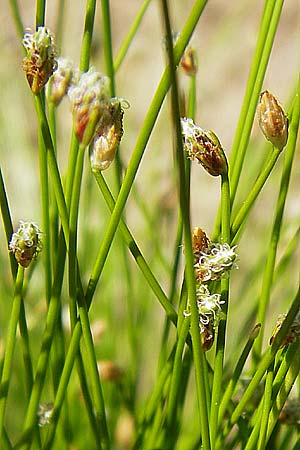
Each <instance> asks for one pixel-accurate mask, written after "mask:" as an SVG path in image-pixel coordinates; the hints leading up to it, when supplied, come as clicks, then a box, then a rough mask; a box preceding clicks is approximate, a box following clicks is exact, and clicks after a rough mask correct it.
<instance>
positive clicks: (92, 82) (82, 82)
mask: <svg viewBox="0 0 300 450" xmlns="http://www.w3.org/2000/svg"><path fill="white" fill-rule="evenodd" d="M68 95H69V99H70V101H71V108H72V114H73V123H74V130H75V134H76V136H77V139H78V141H79V142H80V143H81V144H83V145H85V146H88V145H89V143H90V141H91V139H92V138H93V135H94V133H95V129H96V126H97V124H98V121H99V118H100V116H101V114H102V112H103V111H104V110H105V109H106V108H107V107H108V105H109V103H110V97H109V78H108V77H106V76H103V75H101V74H100V73H99V72H96V71H95V70H94V69H93V68H91V69H90V70H89V71H88V72H84V73H82V74H81V75H80V77H79V79H78V82H77V83H75V84H74V85H72V86H71V87H70V88H69V91H68Z"/></svg>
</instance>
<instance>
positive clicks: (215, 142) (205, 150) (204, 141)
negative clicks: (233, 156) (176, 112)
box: [181, 118, 228, 177]
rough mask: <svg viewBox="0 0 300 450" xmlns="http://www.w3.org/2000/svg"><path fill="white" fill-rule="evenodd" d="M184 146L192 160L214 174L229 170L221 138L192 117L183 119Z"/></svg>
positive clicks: (221, 173)
mask: <svg viewBox="0 0 300 450" xmlns="http://www.w3.org/2000/svg"><path fill="white" fill-rule="evenodd" d="M181 127H182V135H183V147H184V150H185V151H186V152H187V154H188V158H190V159H191V160H194V159H197V161H198V162H199V163H200V164H201V165H202V167H204V169H205V170H206V171H207V172H208V173H209V174H210V175H212V176H214V177H216V176H218V175H224V174H226V173H227V172H228V164H227V159H226V156H225V153H224V150H223V149H222V146H221V144H220V141H219V139H218V138H217V136H216V135H215V134H214V133H213V132H212V131H204V130H202V128H200V127H199V126H197V125H195V124H194V122H193V120H192V119H188V118H183V119H181Z"/></svg>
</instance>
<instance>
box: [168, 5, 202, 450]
mask: <svg viewBox="0 0 300 450" xmlns="http://www.w3.org/2000/svg"><path fill="white" fill-rule="evenodd" d="M162 12H163V17H164V22H165V30H166V39H167V51H168V59H169V67H170V78H171V84H172V91H171V94H172V113H173V114H172V116H173V123H174V129H175V133H176V134H175V138H176V163H177V170H178V178H179V200H180V211H181V215H182V219H183V237H184V250H185V280H186V284H187V292H188V299H189V304H190V310H191V337H192V344H193V355H194V365H195V376H196V386H197V398H198V406H199V418H200V429H201V437H202V445H203V449H204V450H210V448H211V446H210V439H209V425H208V413H207V402H206V392H205V380H204V372H205V370H204V366H205V363H206V362H205V358H204V353H203V349H202V346H201V340H200V333H199V314H198V308H197V302H196V283H195V271H194V254H193V249H192V237H191V228H190V206H189V194H188V185H187V180H186V173H185V164H184V156H183V142H182V135H181V124H180V112H179V101H178V90H177V83H176V74H175V60H174V54H173V42H172V33H171V25H170V20H169V12H168V4H167V0H163V1H162Z"/></svg>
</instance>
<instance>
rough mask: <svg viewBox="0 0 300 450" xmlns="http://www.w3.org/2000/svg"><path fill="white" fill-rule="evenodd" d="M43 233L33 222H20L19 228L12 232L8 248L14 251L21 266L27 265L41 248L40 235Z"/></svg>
mask: <svg viewBox="0 0 300 450" xmlns="http://www.w3.org/2000/svg"><path fill="white" fill-rule="evenodd" d="M42 235H43V233H42V232H41V230H40V229H39V227H38V226H37V225H36V224H35V223H33V222H22V221H21V222H20V224H19V228H18V229H17V231H16V232H15V233H13V235H12V237H11V240H10V243H9V250H10V251H11V252H12V253H14V255H15V258H16V260H17V262H18V263H19V264H20V265H21V266H22V267H28V266H29V264H30V263H31V261H32V260H33V259H35V258H36V257H37V256H38V254H39V253H40V251H41V250H42V248H43V245H42V241H41V237H42Z"/></svg>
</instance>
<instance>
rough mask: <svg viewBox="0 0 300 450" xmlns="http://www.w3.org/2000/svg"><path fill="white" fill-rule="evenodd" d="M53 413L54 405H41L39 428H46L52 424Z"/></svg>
mask: <svg viewBox="0 0 300 450" xmlns="http://www.w3.org/2000/svg"><path fill="white" fill-rule="evenodd" d="M52 412H53V403H40V404H39V408H38V412H37V416H38V424H39V427H44V426H45V425H49V424H50V423H51V416H52Z"/></svg>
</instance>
